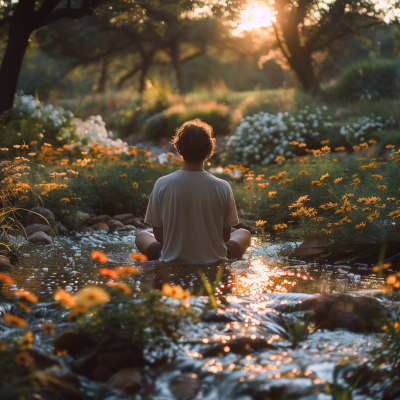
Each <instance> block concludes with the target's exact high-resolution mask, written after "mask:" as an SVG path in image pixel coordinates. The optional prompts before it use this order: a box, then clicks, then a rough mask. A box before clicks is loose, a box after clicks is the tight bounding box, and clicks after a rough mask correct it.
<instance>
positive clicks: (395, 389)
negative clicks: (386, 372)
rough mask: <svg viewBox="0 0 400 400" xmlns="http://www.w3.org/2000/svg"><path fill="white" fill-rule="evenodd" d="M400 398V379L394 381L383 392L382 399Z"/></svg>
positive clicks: (392, 399)
mask: <svg viewBox="0 0 400 400" xmlns="http://www.w3.org/2000/svg"><path fill="white" fill-rule="evenodd" d="M398 399H400V380H396V381H393V382H392V383H391V384H390V385H389V386H388V387H387V388H386V389H385V390H384V392H383V395H382V400H398Z"/></svg>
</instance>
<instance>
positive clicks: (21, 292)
mask: <svg viewBox="0 0 400 400" xmlns="http://www.w3.org/2000/svg"><path fill="white" fill-rule="evenodd" d="M16 294H17V295H18V296H19V297H21V298H22V299H27V300H28V301H30V302H31V303H34V304H36V303H37V302H38V301H39V300H38V298H37V296H35V295H34V294H32V293H31V292H28V291H27V290H17V291H16Z"/></svg>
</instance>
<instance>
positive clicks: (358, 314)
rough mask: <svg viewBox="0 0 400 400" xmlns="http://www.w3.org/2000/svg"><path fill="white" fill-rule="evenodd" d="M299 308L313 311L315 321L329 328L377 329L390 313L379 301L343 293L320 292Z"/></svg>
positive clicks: (319, 325) (320, 325) (300, 304)
mask: <svg viewBox="0 0 400 400" xmlns="http://www.w3.org/2000/svg"><path fill="white" fill-rule="evenodd" d="M296 308H297V309H298V310H301V311H312V312H313V318H314V321H315V324H316V325H317V326H318V327H319V328H323V329H329V330H333V329H337V328H342V329H349V330H352V331H356V332H359V331H377V330H379V329H380V327H382V326H383V325H384V324H385V323H387V319H388V316H389V314H388V312H387V310H386V309H385V307H384V306H383V305H382V304H381V303H380V302H379V301H378V300H376V299H374V298H372V297H366V296H359V297H353V296H350V295H347V294H343V293H325V294H320V295H318V296H314V297H311V298H308V299H306V300H303V301H302V302H300V303H299V304H298V306H297V307H296Z"/></svg>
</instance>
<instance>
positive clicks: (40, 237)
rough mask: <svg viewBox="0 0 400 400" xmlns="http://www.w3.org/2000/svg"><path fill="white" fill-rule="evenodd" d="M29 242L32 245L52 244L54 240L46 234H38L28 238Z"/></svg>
mask: <svg viewBox="0 0 400 400" xmlns="http://www.w3.org/2000/svg"><path fill="white" fill-rule="evenodd" d="M28 242H30V243H34V244H35V243H45V244H50V243H51V242H52V239H51V237H50V236H48V235H46V234H45V233H44V232H36V233H34V234H33V235H31V236H29V237H28Z"/></svg>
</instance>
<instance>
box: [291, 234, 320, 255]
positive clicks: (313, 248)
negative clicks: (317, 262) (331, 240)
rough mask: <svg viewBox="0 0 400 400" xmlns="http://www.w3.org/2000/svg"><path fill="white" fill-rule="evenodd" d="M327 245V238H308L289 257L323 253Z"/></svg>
mask: <svg viewBox="0 0 400 400" xmlns="http://www.w3.org/2000/svg"><path fill="white" fill-rule="evenodd" d="M326 245H327V243H326V240H325V238H321V237H315V238H310V239H306V240H305V241H304V242H303V243H302V244H301V245H300V246H299V247H297V248H296V249H295V250H294V252H293V253H292V254H290V256H289V257H304V256H314V255H317V254H321V253H323V252H324V251H325V250H324V248H323V247H325V246H326Z"/></svg>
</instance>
